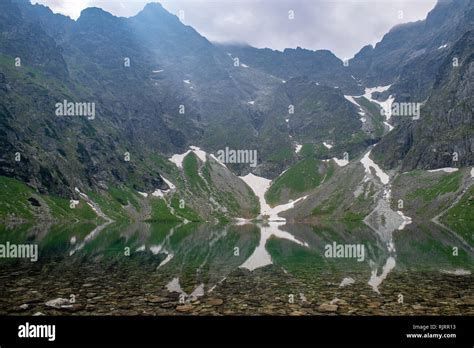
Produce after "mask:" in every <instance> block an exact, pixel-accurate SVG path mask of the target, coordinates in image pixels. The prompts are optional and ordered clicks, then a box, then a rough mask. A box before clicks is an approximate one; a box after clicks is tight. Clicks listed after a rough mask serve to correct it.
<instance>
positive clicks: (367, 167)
mask: <svg viewBox="0 0 474 348" xmlns="http://www.w3.org/2000/svg"><path fill="white" fill-rule="evenodd" d="M371 151H372V150H369V151H368V152H367V153H366V154H365V155H364V157H363V158H362V159H361V160H360V163H362V165H363V166H364V168H365V173H366V178H367V177H368V175H371V174H372V172H371V171H370V168H373V169H374V170H375V175H377V176H378V177H379V179H380V181H381V182H382V184H384V185H387V184H388V182H389V181H390V177H389V176H388V175H387V174H386V173H385V172H384V171H383V170H382V169H380V167H379V166H378V165H377V164H376V163H375V162H374V161H372V160H371V159H370V157H369V156H370V152H371Z"/></svg>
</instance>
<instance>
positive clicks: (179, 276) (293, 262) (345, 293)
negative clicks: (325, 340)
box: [0, 222, 474, 315]
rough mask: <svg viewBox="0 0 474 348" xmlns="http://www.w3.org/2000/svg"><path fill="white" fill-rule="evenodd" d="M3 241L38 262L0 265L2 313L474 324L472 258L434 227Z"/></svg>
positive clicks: (83, 234)
mask: <svg viewBox="0 0 474 348" xmlns="http://www.w3.org/2000/svg"><path fill="white" fill-rule="evenodd" d="M0 232H1V233H0V236H1V237H0V244H5V243H7V242H9V243H11V244H15V243H16V244H22V243H33V244H37V245H38V252H39V254H38V260H37V261H36V262H31V261H30V260H28V259H18V258H16V259H11V258H4V259H0V314H10V315H32V314H36V315H41V314H45V315H338V314H339V315H369V314H375V315H399V314H417V315H418V314H420V315H421V314H429V315H431V314H433V315H435V314H451V315H458V314H459V315H460V314H471V315H472V314H474V293H473V289H474V286H473V285H474V277H473V275H472V272H473V271H474V262H473V251H472V247H470V246H469V245H467V244H466V243H465V242H463V241H462V240H460V239H459V238H458V237H456V236H455V235H453V234H451V233H450V232H448V231H446V230H444V229H442V228H441V227H439V226H437V225H435V224H433V223H426V224H418V225H417V224H410V225H408V226H406V228H405V229H404V230H401V231H395V232H394V233H393V235H391V236H389V237H387V236H384V235H379V234H378V233H376V232H374V231H373V230H372V229H370V228H369V227H367V226H366V225H364V224H363V223H360V224H358V223H351V224H347V223H346V224H344V223H338V222H328V223H325V224H324V225H318V226H316V225H307V224H285V223H277V222H271V223H267V224H264V223H259V224H253V223H248V224H239V225H233V224H228V225H208V224H194V223H188V224H166V223H136V224H119V223H111V224H107V225H105V226H99V227H97V226H94V225H92V224H87V223H86V224H80V223H78V224H67V225H44V224H43V225H26V224H25V225H19V226H10V227H6V226H0ZM453 248H454V249H453ZM456 248H457V249H456ZM454 250H456V251H454ZM58 299H63V300H58ZM52 300H56V301H52ZM51 301H52V302H51Z"/></svg>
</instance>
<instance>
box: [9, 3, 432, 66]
mask: <svg viewBox="0 0 474 348" xmlns="http://www.w3.org/2000/svg"><path fill="white" fill-rule="evenodd" d="M0 1H1V0H0ZM31 1H32V2H33V3H36V2H38V3H41V4H44V5H47V6H49V7H50V8H51V9H52V10H53V11H54V12H59V13H62V14H65V15H68V16H70V17H71V18H73V19H77V18H78V17H79V15H80V12H81V11H82V10H83V9H84V8H87V7H92V6H96V7H100V8H103V9H104V10H106V11H108V12H110V13H112V14H114V15H116V16H123V17H129V16H133V15H135V14H137V13H138V12H139V11H140V10H141V9H142V8H143V7H144V5H145V4H146V3H148V2H156V1H153V0H31ZM159 2H161V3H162V4H163V6H164V7H165V8H166V9H167V10H168V11H170V12H171V13H174V14H176V15H178V13H179V11H183V12H181V13H184V19H183V22H184V23H185V24H188V25H191V26H193V27H194V28H195V29H196V30H197V31H198V32H199V33H201V34H202V35H204V36H205V37H207V38H208V39H209V40H211V41H218V42H245V43H248V44H250V45H252V46H255V47H269V48H273V49H278V50H283V49H284V48H287V47H289V48H295V47H297V46H300V47H303V48H308V49H313V50H316V49H329V50H331V51H332V52H334V53H335V54H336V55H337V56H338V57H339V58H341V59H343V58H351V57H352V56H353V55H354V54H355V53H357V52H358V51H359V50H360V49H361V48H362V47H363V46H365V45H367V44H375V43H377V42H378V41H380V40H381V39H382V37H383V35H384V34H385V33H386V32H387V31H388V30H389V29H390V28H392V27H393V26H394V25H397V24H399V23H404V22H412V21H416V20H420V19H424V18H425V17H426V14H427V13H428V12H429V11H430V10H431V9H432V8H433V7H434V5H435V3H436V0H214V1H209V0H163V1H159ZM292 15H293V18H292V19H290V18H289V17H291V16H292Z"/></svg>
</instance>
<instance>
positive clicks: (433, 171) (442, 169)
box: [428, 167, 472, 173]
mask: <svg viewBox="0 0 474 348" xmlns="http://www.w3.org/2000/svg"><path fill="white" fill-rule="evenodd" d="M458 170H459V168H452V167H445V168H438V169H430V170H428V172H430V173H436V172H445V173H454V172H457V171H458ZM471 173H472V171H471Z"/></svg>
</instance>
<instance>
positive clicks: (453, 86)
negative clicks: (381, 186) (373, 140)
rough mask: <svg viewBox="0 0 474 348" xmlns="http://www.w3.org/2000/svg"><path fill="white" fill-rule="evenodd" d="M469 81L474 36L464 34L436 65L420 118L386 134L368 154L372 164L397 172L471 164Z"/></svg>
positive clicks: (473, 74) (473, 100)
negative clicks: (399, 168)
mask: <svg viewBox="0 0 474 348" xmlns="http://www.w3.org/2000/svg"><path fill="white" fill-rule="evenodd" d="M456 60H457V61H458V62H459V65H458V66H456V64H453V61H454V62H455V61H456ZM453 65H454V66H453ZM473 82H474V31H468V32H466V33H465V34H464V36H463V37H462V38H461V39H460V40H458V41H457V42H456V43H455V44H454V46H453V48H452V49H451V51H450V54H449V55H448V56H447V57H446V58H445V60H444V61H443V64H442V65H441V66H440V69H439V71H438V73H437V74H436V80H435V83H434V85H433V91H432V94H431V95H430V97H429V98H428V100H427V102H426V104H425V105H424V106H423V107H422V108H421V113H420V119H419V120H412V121H405V122H403V123H402V124H401V125H400V127H398V128H396V129H395V130H394V131H392V132H391V133H389V134H388V135H387V136H386V137H385V138H384V139H383V140H382V141H381V143H380V144H378V145H377V147H376V148H375V149H374V156H375V157H376V158H377V160H378V161H380V162H381V163H383V164H384V165H385V166H386V167H390V168H393V167H396V166H399V165H400V166H401V171H406V170H411V169H414V168H423V169H434V168H442V167H464V166H469V165H472V164H474V154H473V150H474V123H473V110H474V97H473V96H474V90H473Z"/></svg>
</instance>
